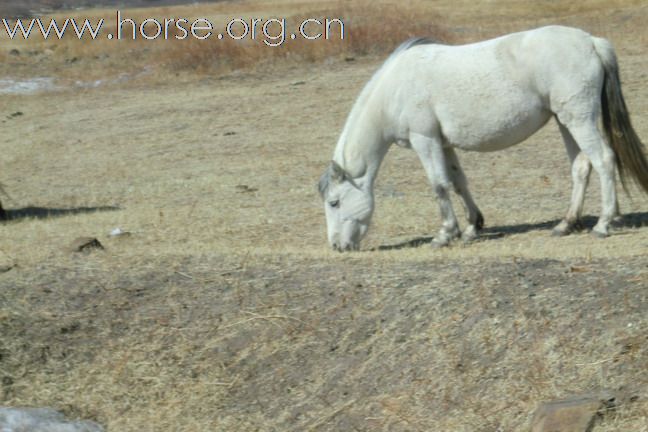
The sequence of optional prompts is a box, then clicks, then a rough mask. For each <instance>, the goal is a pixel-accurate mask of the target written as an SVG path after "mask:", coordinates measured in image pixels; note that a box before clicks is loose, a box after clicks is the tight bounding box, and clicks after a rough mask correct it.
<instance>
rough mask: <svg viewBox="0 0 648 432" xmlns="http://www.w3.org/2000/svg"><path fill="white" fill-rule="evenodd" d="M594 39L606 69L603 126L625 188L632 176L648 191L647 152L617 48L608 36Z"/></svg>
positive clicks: (602, 105)
mask: <svg viewBox="0 0 648 432" xmlns="http://www.w3.org/2000/svg"><path fill="white" fill-rule="evenodd" d="M593 39H594V47H595V48H596V52H597V53H598V56H599V58H600V59H601V63H602V64H603V70H604V71H605V79H604V81H603V93H602V95H601V111H602V114H603V128H604V129H605V134H606V135H607V139H608V142H609V143H610V146H611V147H612V150H613V151H614V155H615V159H616V165H617V168H618V170H619V176H620V177H621V183H622V184H623V189H625V191H626V192H627V191H628V188H627V183H628V181H627V180H628V178H631V179H632V180H634V182H635V183H636V184H637V185H638V186H639V187H640V188H641V189H643V191H644V192H646V193H648V161H647V160H646V156H645V154H644V146H643V144H642V143H641V140H640V139H639V137H638V136H637V133H636V132H635V130H634V128H633V127H632V123H631V122H630V114H629V113H628V108H627V106H626V103H625V100H624V98H623V93H622V92H621V80H620V78H619V65H618V63H617V58H616V54H615V53H614V48H612V45H611V44H610V42H608V41H607V40H605V39H601V38H593Z"/></svg>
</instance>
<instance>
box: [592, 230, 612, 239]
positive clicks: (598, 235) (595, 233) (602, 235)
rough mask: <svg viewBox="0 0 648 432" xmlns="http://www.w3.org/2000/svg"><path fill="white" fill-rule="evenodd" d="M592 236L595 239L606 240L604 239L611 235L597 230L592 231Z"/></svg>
mask: <svg viewBox="0 0 648 432" xmlns="http://www.w3.org/2000/svg"><path fill="white" fill-rule="evenodd" d="M592 235H593V236H594V237H596V238H600V239H604V238H607V237H609V236H610V234H608V233H606V232H600V231H596V230H592Z"/></svg>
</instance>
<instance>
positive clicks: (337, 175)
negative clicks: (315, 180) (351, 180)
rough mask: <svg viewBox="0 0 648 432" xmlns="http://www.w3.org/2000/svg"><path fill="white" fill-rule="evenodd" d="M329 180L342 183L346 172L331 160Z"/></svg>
mask: <svg viewBox="0 0 648 432" xmlns="http://www.w3.org/2000/svg"><path fill="white" fill-rule="evenodd" d="M330 169H331V180H332V181H334V182H337V183H342V182H343V181H344V180H345V179H346V172H345V171H344V168H342V167H341V166H340V165H339V164H338V163H337V162H335V161H334V160H332V161H331V166H330Z"/></svg>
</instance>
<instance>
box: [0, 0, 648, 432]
mask: <svg viewBox="0 0 648 432" xmlns="http://www.w3.org/2000/svg"><path fill="white" fill-rule="evenodd" d="M397 4H400V3H397V2H393V3H382V2H375V3H354V2H351V3H346V2H345V3H342V2H335V1H332V2H321V1H319V2H315V1H293V0H272V1H271V2H264V1H262V0H250V1H244V2H223V3H213V4H207V5H195V6H178V7H164V8H160V9H137V10H129V11H128V12H129V13H130V14H132V15H131V16H134V17H135V16H137V17H144V16H160V17H164V16H187V17H194V16H204V17H208V18H213V19H221V20H222V19H223V18H226V17H228V18H232V17H237V16H246V17H251V16H263V17H270V16H279V17H281V16H287V17H291V16H292V17H296V16H297V17H303V16H311V15H312V16H325V15H326V14H331V15H333V16H340V17H341V18H343V19H346V20H348V21H349V23H350V26H349V28H350V32H351V34H354V33H353V32H354V28H355V39H354V41H348V42H346V43H348V45H346V43H335V42H330V44H331V46H330V47H329V46H319V45H309V47H306V48H305V47H303V46H298V45H297V44H296V43H295V45H293V46H292V48H286V50H285V51H276V52H274V53H272V52H270V50H272V49H271V48H267V47H262V46H256V47H240V50H237V49H236V46H228V47H226V48H218V49H214V48H205V47H204V46H203V47H199V46H196V45H192V43H190V42H187V43H186V44H184V45H183V44H178V43H173V42H151V43H146V42H145V41H135V42H132V41H123V42H115V41H113V42H112V43H111V42H110V41H107V40H106V41H97V42H91V41H83V42H78V41H74V40H69V39H66V40H63V41H49V42H47V43H45V42H39V41H37V40H32V41H28V42H11V41H9V40H8V39H7V38H6V36H5V37H4V38H0V80H2V79H15V80H18V79H27V78H53V79H54V81H53V84H54V85H55V87H56V89H55V90H51V91H41V92H36V93H24V94H19V93H5V94H1V95H0V131H1V134H0V152H1V154H2V158H1V159H0V160H1V161H2V164H1V166H2V170H1V171H0V181H1V182H2V183H3V185H4V189H5V190H6V191H7V193H8V194H9V195H10V197H4V198H2V203H3V205H4V207H5V208H6V209H7V211H8V215H9V220H7V221H5V222H3V223H1V224H0V239H1V240H0V268H1V270H2V273H0V405H3V406H49V407H54V408H56V409H60V410H62V411H63V412H65V413H66V414H67V415H69V416H71V417H78V418H86V419H92V420H95V421H97V422H99V423H101V424H103V425H105V426H106V428H107V430H109V431H112V432H116V431H118V432H128V431H138V432H140V431H141V432H144V431H199V432H202V431H227V432H231V431H300V432H301V431H426V432H427V431H458V432H459V431H466V432H496V431H506V432H508V431H512V432H517V431H525V430H528V428H529V424H530V418H531V414H532V412H533V410H534V409H535V407H536V406H537V405H538V404H539V403H540V402H542V401H545V400H551V399H556V398H562V397H564V396H568V395H572V394H579V393H585V392H598V391H601V390H610V391H613V392H615V394H617V401H616V402H617V407H616V409H614V410H611V411H609V412H606V413H605V415H604V416H603V417H602V418H601V419H600V420H599V421H597V424H596V426H595V428H594V431H595V432H612V431H635V432H647V431H648V199H647V197H646V196H645V195H641V194H640V193H638V192H635V193H634V194H633V195H632V196H631V197H628V196H627V195H625V194H621V202H620V203H621V209H622V212H623V213H625V214H626V215H627V216H626V219H625V222H624V224H623V226H621V227H619V228H618V229H617V230H616V231H615V232H614V235H612V236H611V237H610V238H607V239H605V240H600V239H596V238H594V237H593V236H591V235H589V234H588V233H587V232H582V233H578V234H574V235H572V236H569V237H565V238H554V237H551V236H550V230H551V227H552V226H553V225H554V224H555V223H557V222H558V219H559V218H561V217H562V216H563V214H564V212H565V211H566V209H567V205H568V200H569V195H570V176H569V167H568V162H567V156H566V154H565V152H564V150H563V145H562V142H561V139H560V136H559V133H558V130H557V127H556V126H555V125H554V124H553V123H550V124H549V125H548V126H547V127H546V128H545V129H543V130H542V131H541V132H540V133H538V134H537V135H535V136H533V137H532V138H531V139H529V140H528V141H527V142H525V143H523V144H521V145H519V146H516V147H513V148H511V149H508V150H506V151H502V152H498V153H492V154H469V153H462V154H460V155H459V156H460V158H461V160H462V163H463V166H464V168H465V171H466V175H467V176H468V179H469V181H470V184H471V189H472V192H473V195H474V196H475V198H476V200H477V202H478V204H479V205H480V207H481V209H482V211H483V212H484V216H485V219H486V229H485V232H484V235H483V237H482V239H481V241H478V242H476V243H474V244H470V245H462V244H453V245H452V246H450V247H448V248H445V249H441V250H437V249H433V248H431V247H430V246H429V245H428V244H426V243H427V242H428V239H429V237H430V236H431V235H433V233H435V232H436V231H437V229H438V227H439V224H440V219H439V216H438V210H437V208H436V205H435V203H434V200H433V197H432V193H431V190H430V187H429V184H428V183H427V181H426V178H425V175H424V172H423V169H422V168H421V167H420V164H419V162H418V161H417V159H416V156H415V155H414V153H413V152H411V151H407V150H403V149H400V148H394V149H392V150H390V152H389V154H388V155H387V158H386V160H385V163H384V165H383V168H382V170H381V173H380V176H379V178H378V183H377V189H376V200H377V211H376V215H375V216H374V225H373V227H372V231H371V233H370V235H369V237H368V239H367V241H366V242H365V244H364V245H363V249H362V251H360V252H357V253H349V254H337V253H334V252H332V251H330V250H329V248H328V247H327V244H326V235H325V220H324V215H323V209H322V205H321V203H320V201H319V197H318V196H317V193H316V188H315V184H316V182H317V179H318V178H319V175H320V174H321V172H322V171H323V169H324V168H325V166H326V163H327V161H328V160H329V159H330V157H331V155H332V152H333V148H334V145H335V142H336V140H337V137H338V134H339V133H340V130H341V128H342V126H343V123H344V120H345V117H346V115H347V113H348V111H349V109H350V108H351V105H352V103H353V101H354V98H355V96H356V95H357V94H358V92H359V91H360V89H361V87H362V86H363V84H364V83H365V82H366V81H367V80H368V79H369V77H370V76H371V74H372V73H373V71H374V70H375V69H376V68H377V67H378V66H379V65H380V63H381V61H382V60H383V59H384V58H385V56H386V55H387V53H388V51H389V49H391V48H392V47H393V46H394V45H395V44H396V43H397V42H398V41H399V40H400V39H404V38H405V37H407V36H408V35H410V34H421V33H422V32H426V31H429V32H430V33H432V34H433V35H434V36H435V37H439V38H441V39H444V40H446V41H448V42H450V43H462V42H467V41H476V40H480V39H483V38H486V37H491V36H495V35H499V34H503V33H507V32H510V31H515V30H522V29H527V28H531V27H535V26H539V25H543V24H550V23H561V24H567V25H573V26H577V27H581V28H584V29H586V30H587V31H590V32H592V33H594V34H596V35H600V36H605V37H607V38H609V39H610V40H611V41H612V42H613V43H614V45H615V47H616V49H617V53H618V56H619V62H620V66H621V74H622V81H623V86H624V91H625V95H626V100H627V103H628V106H629V108H630V110H631V114H632V116H633V122H634V126H635V128H636V129H637V132H638V134H639V135H640V136H641V137H643V140H644V142H647V141H648V28H647V27H646V23H647V22H648V6H647V5H646V4H645V2H643V1H630V0H628V1H621V0H616V1H612V0H607V1H603V0H586V1H583V2H566V1H565V2H562V1H549V0H541V1H537V2H522V1H512V0H505V1H501V2H472V1H467V0H452V1H450V0H439V1H435V2H424V1H422V0H413V1H410V2H406V4H405V6H397ZM112 13H113V11H110V10H93V11H75V12H74V15H75V16H83V17H86V16H89V17H98V16H110V15H111V14H112ZM60 16H64V15H63V13H62V12H61V15H60ZM381 19H382V21H381ZM354 23H355V24H354ZM407 23H410V24H411V26H410V27H407V25H406V24H407ZM354 25H355V26H356V27H354ZM374 41H375V42H374ZM326 43H327V42H317V44H326ZM311 44H312V43H311ZM14 49H15V50H17V51H18V53H16V52H15V51H14V52H13V53H12V50H14ZM183 56H184V57H183ZM241 57H246V58H245V59H242V58H241ZM98 80H100V81H101V82H100V83H99V82H97V81H98ZM0 82H1V81H0ZM587 197H588V198H587V202H586V214H587V215H588V217H587V218H586V220H585V222H586V224H588V226H589V227H590V228H591V226H593V224H594V221H595V217H596V216H597V215H598V211H599V200H600V198H599V190H598V179H597V178H596V176H592V182H591V185H590V188H589V191H588V195H587ZM456 206H457V207H459V206H458V203H456ZM117 227H119V228H121V229H122V230H123V231H127V232H129V233H130V235H122V236H117V237H111V236H109V233H110V232H111V230H113V229H114V228H117ZM80 236H90V237H96V238H97V239H98V240H99V241H100V242H101V243H102V244H103V246H104V248H105V249H104V250H94V251H90V252H82V253H79V252H73V251H71V249H70V246H71V244H72V243H73V241H74V240H75V239H76V238H77V237H80ZM417 246H418V247H417Z"/></svg>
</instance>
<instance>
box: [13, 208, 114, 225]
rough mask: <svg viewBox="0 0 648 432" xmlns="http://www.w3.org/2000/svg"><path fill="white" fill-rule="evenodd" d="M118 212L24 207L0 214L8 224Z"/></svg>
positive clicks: (105, 209)
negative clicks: (22, 220) (25, 220)
mask: <svg viewBox="0 0 648 432" xmlns="http://www.w3.org/2000/svg"><path fill="white" fill-rule="evenodd" d="M117 210H121V208H120V207H117V206H100V207H72V208H47V207H23V208H18V209H4V211H1V212H0V221H3V222H8V221H15V220H21V219H47V218H55V217H62V216H69V215H77V214H84V213H97V212H105V211H117Z"/></svg>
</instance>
